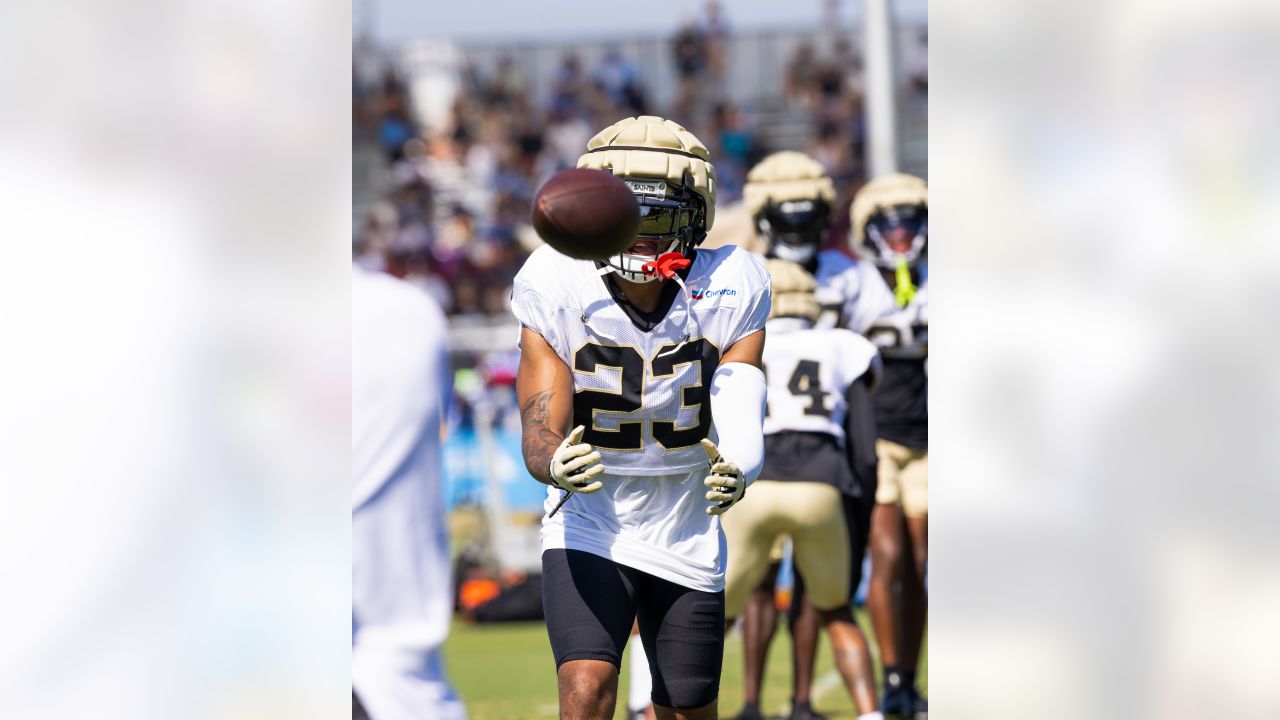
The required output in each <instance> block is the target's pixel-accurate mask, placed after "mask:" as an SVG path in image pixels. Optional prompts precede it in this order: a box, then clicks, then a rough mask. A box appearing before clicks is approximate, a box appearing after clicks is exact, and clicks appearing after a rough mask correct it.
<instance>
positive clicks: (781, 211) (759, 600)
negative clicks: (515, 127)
mask: <svg viewBox="0 0 1280 720" xmlns="http://www.w3.org/2000/svg"><path fill="white" fill-rule="evenodd" d="M835 199H836V195H835V187H834V185H833V184H832V182H831V178H830V177H828V176H827V173H826V170H825V169H824V168H823V167H822V165H821V164H820V163H818V161H816V160H814V159H813V158H810V157H809V156H807V155H804V154H803V153H798V152H778V153H774V154H772V155H770V156H768V157H766V158H765V159H764V160H762V161H761V162H760V163H759V164H758V165H756V166H755V167H754V168H752V169H751V172H750V173H748V175H747V185H746V186H745V187H744V188H743V202H744V204H745V206H746V208H747V210H748V212H750V213H751V216H752V220H753V223H754V225H755V229H756V232H757V234H758V235H759V237H760V238H761V239H762V240H764V242H765V255H766V256H767V257H770V258H778V259H781V260H788V261H791V262H794V263H798V264H799V265H801V266H802V267H803V268H804V269H805V270H806V271H808V272H809V273H812V274H813V276H814V278H815V280H816V282H817V289H816V292H815V296H816V297H817V299H818V302H819V304H820V306H821V308H822V314H821V316H820V317H819V318H818V319H817V321H816V325H817V327H820V328H831V327H843V328H848V329H850V330H853V331H854V332H857V333H865V332H866V331H867V329H868V328H869V327H870V326H871V324H872V323H873V322H874V321H875V319H876V318H878V317H880V316H882V315H884V314H886V313H890V312H893V311H894V310H896V309H897V306H896V305H895V304H894V299H893V294H892V292H890V290H889V286H888V285H886V284H885V281H884V279H883V278H882V277H881V276H880V273H879V272H878V271H877V269H876V267H875V265H873V264H871V263H869V262H865V261H857V260H853V259H851V258H850V257H849V256H848V255H845V254H844V253H842V252H840V251H838V250H823V249H822V243H823V239H824V238H825V237H826V235H827V229H828V226H829V224H830V220H831V215H832V213H833V211H834V208H833V204H834V203H835ZM857 479H858V480H859V481H860V482H861V483H862V487H861V488H860V490H859V492H858V493H856V494H853V495H846V496H844V497H845V498H846V499H847V502H848V504H849V508H848V509H849V520H850V523H851V524H850V527H849V532H850V533H851V539H852V548H851V552H852V557H851V561H852V562H853V576H852V578H851V584H852V587H853V588H854V589H856V588H857V587H858V585H859V584H860V583H861V581H862V558H863V556H864V555H865V553H866V547H867V535H868V532H869V530H870V525H871V510H872V507H873V506H874V502H875V483H876V477H875V473H863V474H861V475H858V476H857ZM780 550H781V545H779V547H778V548H777V549H776V552H775V557H774V562H773V563H772V565H771V567H770V570H769V572H767V573H766V574H765V576H764V579H763V581H762V582H761V584H760V586H759V587H758V588H757V589H756V591H755V592H753V593H752V596H751V599H750V600H749V602H748V605H747V608H746V610H745V612H744V618H743V620H744V621H743V625H742V642H743V646H744V650H745V652H744V653H743V656H744V661H745V664H746V668H745V673H744V688H743V692H744V697H745V699H746V706H745V707H744V709H743V714H742V715H740V716H739V718H740V720H753V718H755V717H757V715H756V714H754V713H756V712H758V711H757V709H756V708H758V707H759V701H760V692H761V686H762V684H763V677H764V666H765V660H766V658H767V654H768V650H769V645H770V643H772V641H773V636H774V632H775V630H776V627H777V610H776V608H775V606H774V602H773V589H774V585H775V584H776V582H777V573H778V567H779V561H780V560H781V552H780ZM804 581H805V578H803V577H801V576H797V579H796V592H795V593H794V594H793V595H792V603H791V612H790V613H789V616H788V619H789V621H790V626H791V642H792V662H793V667H794V672H793V674H792V678H791V681H792V708H793V710H792V717H793V718H796V719H797V720H799V718H803V717H820V716H818V715H816V714H810V713H809V712H808V711H807V710H806V709H805V708H806V706H807V704H808V698H809V689H810V684H811V683H812V680H813V667H814V660H815V658H816V656H817V652H818V631H819V624H820V623H819V620H818V615H817V613H816V612H815V611H814V609H813V607H812V606H811V605H809V604H808V603H806V602H805V601H804V598H805V593H804Z"/></svg>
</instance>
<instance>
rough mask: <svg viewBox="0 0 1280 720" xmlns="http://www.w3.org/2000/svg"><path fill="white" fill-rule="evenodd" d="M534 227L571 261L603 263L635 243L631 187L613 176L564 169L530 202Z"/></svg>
mask: <svg viewBox="0 0 1280 720" xmlns="http://www.w3.org/2000/svg"><path fill="white" fill-rule="evenodd" d="M533 229H534V230H536V231H537V232H538V236H539V237H541V238H542V239H543V240H544V241H546V243H547V244H548V245H550V246H551V247H553V248H555V249H556V250H559V251H560V252H562V253H564V254H565V255H568V256H569V257H572V258H577V259H579V260H604V259H605V258H608V257H609V256H610V255H617V254H618V253H620V252H622V251H623V250H626V249H627V248H629V247H631V246H632V245H633V244H634V243H635V240H636V232H637V231H639V229H640V206H639V205H638V204H636V198H635V195H633V194H632V193H631V188H629V187H627V185H626V183H624V182H622V181H621V180H619V179H618V178H616V177H614V176H613V175H612V174H611V173H607V172H604V171H602V170H588V169H585V168H577V169H574V170H565V171H563V172H559V173H556V174H555V175H553V176H551V179H550V180H548V181H547V182H546V183H544V184H543V186H542V187H541V188H540V189H539V190H538V195H537V196H536V197H535V198H534V199H533Z"/></svg>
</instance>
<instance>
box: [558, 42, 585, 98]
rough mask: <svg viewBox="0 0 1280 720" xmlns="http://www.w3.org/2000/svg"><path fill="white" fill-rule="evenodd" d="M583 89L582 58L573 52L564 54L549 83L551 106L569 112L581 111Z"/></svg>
mask: <svg viewBox="0 0 1280 720" xmlns="http://www.w3.org/2000/svg"><path fill="white" fill-rule="evenodd" d="M585 89H586V76H585V74H584V73H583V71H582V60H580V59H579V58H578V56H577V55H575V54H573V53H570V54H568V55H565V56H564V58H562V59H561V60H560V68H559V69H558V70H557V71H556V76H555V80H554V81H552V83H551V107H552V108H554V109H560V110H564V111H567V112H571V113H580V112H582V111H583V95H584V94H585Z"/></svg>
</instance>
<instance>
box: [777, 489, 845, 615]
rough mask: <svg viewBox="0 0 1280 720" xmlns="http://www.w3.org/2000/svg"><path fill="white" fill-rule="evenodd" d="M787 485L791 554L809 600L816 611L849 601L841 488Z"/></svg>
mask: <svg viewBox="0 0 1280 720" xmlns="http://www.w3.org/2000/svg"><path fill="white" fill-rule="evenodd" d="M790 485H791V502H790V503H789V504H788V506H787V507H788V510H789V511H790V512H792V513H794V514H795V525H794V526H793V528H792V529H791V547H792V556H793V558H794V559H795V564H796V570H797V571H798V572H799V574H800V575H801V576H803V577H804V581H805V589H806V591H807V592H808V595H809V602H810V603H812V604H813V606H814V607H815V608H817V609H819V610H830V609H831V608H835V607H839V606H841V605H845V604H847V603H848V602H849V574H850V567H849V566H850V560H849V531H848V528H847V527H846V525H845V520H844V509H843V507H842V505H841V502H840V491H839V490H837V489H836V488H835V487H834V486H832V485H827V484H825V483H815V482H797V483H790Z"/></svg>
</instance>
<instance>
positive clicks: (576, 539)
mask: <svg viewBox="0 0 1280 720" xmlns="http://www.w3.org/2000/svg"><path fill="white" fill-rule="evenodd" d="M681 274H682V277H683V278H684V282H685V286H686V287H687V288H688V294H685V293H684V292H683V291H682V290H681V288H680V286H679V285H677V284H676V283H675V282H673V281H668V282H666V283H665V285H664V286H663V294H662V298H661V300H660V302H659V304H658V307H657V308H656V309H655V311H654V312H652V313H645V312H642V311H640V310H638V309H636V308H634V307H632V306H631V305H630V304H629V303H627V302H626V301H625V299H624V298H623V297H622V295H621V293H620V292H619V291H618V290H617V288H616V286H615V285H614V284H613V283H612V282H610V281H609V280H608V279H607V276H602V275H601V274H600V271H599V269H598V268H597V267H596V265H595V263H593V262H590V261H585V260H574V259H572V258H569V257H567V256H565V255H562V254H560V253H558V252H556V251H555V250H554V249H552V248H550V247H542V248H539V249H538V250H537V251H535V252H534V253H533V254H532V255H530V256H529V259H528V260H527V261H525V264H524V267H523V268H521V270H520V272H519V274H517V275H516V278H515V283H514V285H513V287H512V294H511V309H512V312H514V313H515V316H516V318H517V319H518V320H519V321H520V323H521V324H522V325H524V326H525V327H528V328H530V329H531V330H533V331H535V332H537V333H538V334H540V335H542V337H543V338H545V339H546V341H547V343H548V344H549V345H550V346H551V347H552V348H553V349H554V350H555V352H556V354H557V355H558V356H559V357H560V359H561V360H563V361H564V363H565V364H566V365H567V366H568V367H569V368H570V370H571V371H572V373H573V387H574V398H573V425H574V426H577V425H583V426H585V428H586V431H585V432H584V434H583V441H584V442H587V443H590V444H591V445H592V446H593V447H595V448H596V449H597V450H599V451H600V456H601V463H602V464H603V465H604V467H605V475H603V476H602V478H603V479H604V481H605V487H604V489H603V490H601V491H600V492H598V493H595V494H592V495H578V496H575V497H574V498H572V499H571V500H570V501H569V502H568V504H566V505H565V507H564V509H563V510H562V511H561V512H559V513H557V515H556V516H555V517H554V518H550V519H548V520H546V521H545V522H544V529H543V547H544V548H548V547H570V548H572V549H578V550H584V551H587V552H593V553H595V554H598V555H602V556H604V557H609V558H612V559H614V560H615V561H617V562H620V563H622V564H624V565H629V566H631V567H636V568H637V569H640V570H642V571H644V572H649V573H651V574H654V575H657V576H659V577H663V578H665V579H669V580H671V581H673V582H677V583H680V584H682V585H685V586H687V587H695V588H698V589H705V590H709V591H715V590H719V589H720V588H721V587H722V586H723V558H722V557H721V552H720V546H721V544H722V542H723V539H722V538H723V536H722V534H721V533H720V529H719V523H718V522H714V521H713V518H712V517H711V516H709V515H707V514H706V507H707V502H706V499H705V498H704V497H703V495H704V493H705V490H704V488H703V487H702V476H703V475H704V474H705V472H706V469H707V456H706V453H705V452H704V451H703V450H702V446H701V444H700V441H701V439H702V438H704V437H710V438H712V440H713V441H714V440H716V439H717V437H716V434H715V429H714V427H713V426H712V423H711V406H710V403H711V402H714V398H712V397H710V387H711V376H712V373H714V372H715V369H716V366H717V364H718V363H719V361H720V356H721V354H722V353H723V352H724V351H725V350H727V349H728V348H729V347H730V346H732V345H733V344H734V343H736V342H737V341H738V340H740V339H742V338H744V337H746V336H747V335H750V334H752V333H754V332H756V331H758V330H761V329H763V328H764V324H765V320H766V319H767V318H768V316H769V275H768V273H767V272H766V271H765V269H764V266H763V265H762V264H761V262H760V261H759V260H758V259H757V258H756V257H755V256H754V255H752V254H750V253H748V252H746V251H744V250H741V249H739V248H737V247H734V246H725V247H721V248H716V249H713V250H698V251H697V253H696V254H695V255H694V258H693V264H692V265H691V266H690V267H689V268H688V269H687V271H682V273H681ZM560 492H561V491H560V490H559V488H554V487H552V488H550V489H549V492H548V501H547V502H548V505H552V504H554V502H555V501H558V500H559V498H560ZM548 509H549V507H548Z"/></svg>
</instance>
